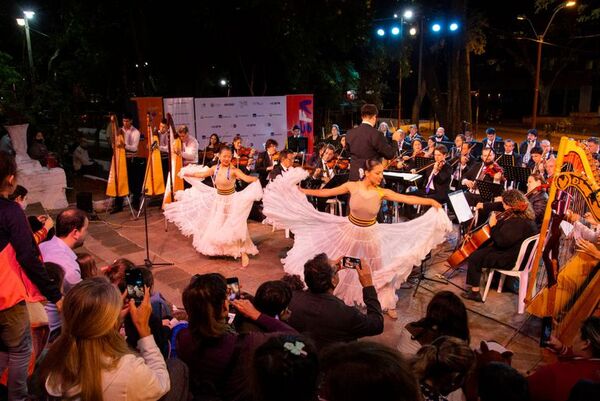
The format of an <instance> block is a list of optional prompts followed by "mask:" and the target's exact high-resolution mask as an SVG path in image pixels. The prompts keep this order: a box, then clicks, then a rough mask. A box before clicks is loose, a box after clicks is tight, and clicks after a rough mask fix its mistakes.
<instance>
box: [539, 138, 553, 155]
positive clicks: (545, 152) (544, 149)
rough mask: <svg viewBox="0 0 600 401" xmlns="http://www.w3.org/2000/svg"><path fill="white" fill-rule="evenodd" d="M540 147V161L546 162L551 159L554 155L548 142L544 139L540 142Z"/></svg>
mask: <svg viewBox="0 0 600 401" xmlns="http://www.w3.org/2000/svg"><path fill="white" fill-rule="evenodd" d="M540 145H541V147H542V159H544V160H548V159H550V158H551V157H554V153H553V151H552V144H551V143H550V141H549V140H547V139H544V140H543V141H541V142H540Z"/></svg>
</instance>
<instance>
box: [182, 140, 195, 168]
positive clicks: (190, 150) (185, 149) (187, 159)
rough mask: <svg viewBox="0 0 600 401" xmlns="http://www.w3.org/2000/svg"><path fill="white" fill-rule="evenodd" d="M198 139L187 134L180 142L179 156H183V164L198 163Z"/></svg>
mask: <svg viewBox="0 0 600 401" xmlns="http://www.w3.org/2000/svg"><path fill="white" fill-rule="evenodd" d="M198 146H199V145H198V141H197V140H196V138H194V137H192V136H190V135H189V134H188V136H187V139H186V141H185V142H182V143H181V147H182V149H181V157H182V158H183V165H184V166H187V165H188V164H198Z"/></svg>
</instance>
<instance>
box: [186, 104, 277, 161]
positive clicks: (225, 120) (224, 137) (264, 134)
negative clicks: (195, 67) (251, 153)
mask: <svg viewBox="0 0 600 401" xmlns="http://www.w3.org/2000/svg"><path fill="white" fill-rule="evenodd" d="M285 102H286V97H285V96H257V97H220V98H196V99H194V106H195V107H194V108H195V111H196V138H197V139H198V142H199V143H200V149H203V148H204V147H206V146H207V144H208V139H209V137H210V135H211V134H213V133H216V134H217V135H219V138H220V139H221V142H228V143H231V141H232V139H233V138H234V137H235V136H236V135H240V136H241V137H242V145H243V146H250V147H254V148H255V149H256V150H257V151H258V152H262V151H264V144H265V142H266V141H267V139H269V138H273V139H275V140H276V141H277V142H278V143H279V149H283V147H284V146H285V139H286V135H287V131H288V128H287V124H286V103H285Z"/></svg>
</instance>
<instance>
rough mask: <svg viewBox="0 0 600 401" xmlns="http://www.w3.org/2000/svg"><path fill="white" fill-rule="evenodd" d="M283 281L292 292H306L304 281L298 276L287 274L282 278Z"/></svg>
mask: <svg viewBox="0 0 600 401" xmlns="http://www.w3.org/2000/svg"><path fill="white" fill-rule="evenodd" d="M281 281H283V282H284V283H286V284H287V285H288V286H289V287H290V290H292V291H302V290H304V282H303V281H302V278H301V277H300V276H299V275H297V274H288V273H285V274H284V275H283V277H282V278H281Z"/></svg>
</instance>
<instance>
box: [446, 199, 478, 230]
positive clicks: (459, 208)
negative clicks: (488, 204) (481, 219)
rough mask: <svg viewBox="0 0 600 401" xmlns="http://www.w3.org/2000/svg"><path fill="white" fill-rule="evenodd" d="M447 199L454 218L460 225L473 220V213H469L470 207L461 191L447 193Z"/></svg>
mask: <svg viewBox="0 0 600 401" xmlns="http://www.w3.org/2000/svg"><path fill="white" fill-rule="evenodd" d="M448 199H450V203H451V204H452V208H453V209H454V213H455V214H456V218H457V219H458V221H459V222H460V223H463V222H465V221H469V220H471V219H472V218H473V212H471V207H470V206H469V203H468V202H467V198H465V193H464V192H463V191H455V192H451V193H449V194H448Z"/></svg>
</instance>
